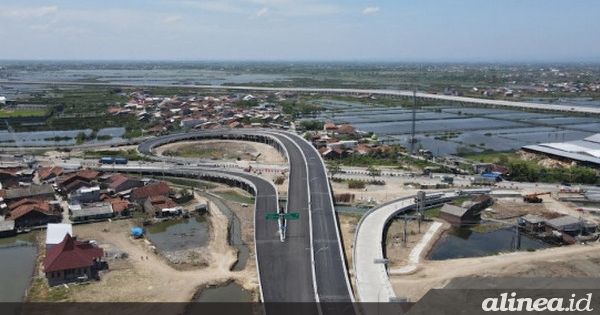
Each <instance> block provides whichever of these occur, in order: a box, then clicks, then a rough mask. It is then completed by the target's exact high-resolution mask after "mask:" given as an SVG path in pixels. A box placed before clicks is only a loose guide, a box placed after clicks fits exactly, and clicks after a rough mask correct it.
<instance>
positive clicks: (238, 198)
mask: <svg viewBox="0 0 600 315" xmlns="http://www.w3.org/2000/svg"><path fill="white" fill-rule="evenodd" d="M215 195H217V196H219V197H221V198H223V199H226V200H229V201H235V202H239V203H245V204H249V205H250V204H254V198H252V197H248V196H244V195H240V194H239V193H237V192H234V191H225V192H218V193H215Z"/></svg>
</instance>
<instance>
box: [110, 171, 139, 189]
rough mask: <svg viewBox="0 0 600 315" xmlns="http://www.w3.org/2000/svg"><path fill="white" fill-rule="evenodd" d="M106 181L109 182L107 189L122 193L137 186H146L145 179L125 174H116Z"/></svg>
mask: <svg viewBox="0 0 600 315" xmlns="http://www.w3.org/2000/svg"><path fill="white" fill-rule="evenodd" d="M105 183H106V184H107V189H108V190H110V191H112V192H115V193H121V192H125V191H128V190H131V189H133V188H136V187H143V186H144V182H143V181H141V180H139V179H136V178H129V177H127V176H125V175H123V174H114V175H112V176H110V177H109V178H108V180H107V181H106V182H105Z"/></svg>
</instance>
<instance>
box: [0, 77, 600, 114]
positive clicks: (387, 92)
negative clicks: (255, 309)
mask: <svg viewBox="0 0 600 315" xmlns="http://www.w3.org/2000/svg"><path fill="white" fill-rule="evenodd" d="M1 83H2V85H47V86H57V85H59V86H106V87H113V86H119V87H133V88H142V87H144V88H150V87H162V88H168V87H172V88H190V89H199V90H221V91H243V92H254V91H257V92H295V93H300V94H322V95H354V96H359V95H372V96H378V97H388V98H412V97H413V91H403V90H391V89H336V88H298V87H263V86H229V85H227V86H225V85H203V84H144V85H131V84H117V83H98V82H93V83H92V82H49V81H6V82H1ZM415 96H416V97H417V98H419V99H424V100H436V101H447V102H448V103H459V104H470V105H480V106H493V107H507V108H511V109H516V110H529V111H557V112H564V113H578V114H588V115H600V108H594V107H585V106H575V105H555V104H544V103H533V102H518V101H507V100H495V99H489V98H474V97H464V96H452V95H443V94H433V93H424V92H417V93H416V94H415Z"/></svg>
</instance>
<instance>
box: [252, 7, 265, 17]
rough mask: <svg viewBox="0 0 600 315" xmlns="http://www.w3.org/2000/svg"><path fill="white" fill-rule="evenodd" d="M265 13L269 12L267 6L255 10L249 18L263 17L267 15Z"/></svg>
mask: <svg viewBox="0 0 600 315" xmlns="http://www.w3.org/2000/svg"><path fill="white" fill-rule="evenodd" d="M267 13H269V8H267V7H264V8H262V9H260V10H258V12H256V13H255V14H254V15H252V16H251V17H250V18H252V19H258V18H260V17H263V16H265V15H267Z"/></svg>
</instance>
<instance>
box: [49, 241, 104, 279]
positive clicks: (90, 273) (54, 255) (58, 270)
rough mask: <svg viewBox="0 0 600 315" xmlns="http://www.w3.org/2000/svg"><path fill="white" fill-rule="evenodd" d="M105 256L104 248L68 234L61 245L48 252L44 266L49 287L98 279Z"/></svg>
mask: <svg viewBox="0 0 600 315" xmlns="http://www.w3.org/2000/svg"><path fill="white" fill-rule="evenodd" d="M103 256H104V250H103V249H102V248H98V247H95V246H93V245H92V244H90V243H89V242H80V241H77V240H76V239H75V238H73V237H72V236H71V235H70V234H66V235H65V236H64V239H63V240H62V241H61V242H60V243H58V244H56V245H55V246H53V247H51V248H49V249H48V250H46V257H45V258H44V260H43V266H44V273H45V275H46V279H47V280H48V285H49V286H56V285H60V284H64V283H69V282H75V281H87V280H90V279H96V278H98V270H100V269H101V268H103V263H102V261H101V259H102V257H103Z"/></svg>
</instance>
